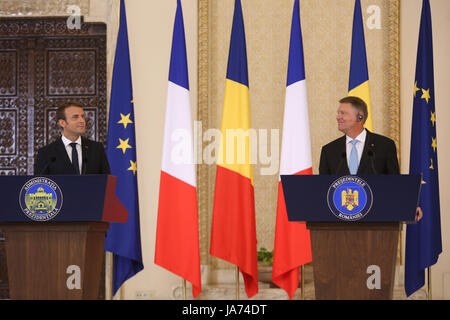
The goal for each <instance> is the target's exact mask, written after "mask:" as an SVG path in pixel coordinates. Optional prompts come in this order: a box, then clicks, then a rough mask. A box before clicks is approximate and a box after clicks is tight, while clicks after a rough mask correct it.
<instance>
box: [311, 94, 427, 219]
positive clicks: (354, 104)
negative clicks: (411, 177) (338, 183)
mask: <svg viewBox="0 0 450 320" xmlns="http://www.w3.org/2000/svg"><path fill="white" fill-rule="evenodd" d="M339 103H340V105H339V108H338V114H337V117H336V120H337V123H338V129H339V131H341V132H343V133H344V134H345V135H344V136H342V137H340V138H338V139H336V140H334V141H332V142H330V143H328V144H326V145H325V146H323V147H322V152H321V154H320V165H319V174H338V175H348V174H352V175H354V174H400V169H399V164H398V159H397V149H396V147H395V143H394V141H393V140H391V139H389V138H387V137H385V136H382V135H379V134H376V133H372V132H370V131H369V130H367V129H365V128H364V123H365V122H366V119H367V116H368V112H367V105H366V103H365V102H364V101H363V100H362V99H360V98H357V97H352V96H349V97H345V98H343V99H341V100H340V101H339ZM416 215H417V216H416V219H418V220H420V219H421V218H422V210H421V209H420V207H418V208H417V213H416Z"/></svg>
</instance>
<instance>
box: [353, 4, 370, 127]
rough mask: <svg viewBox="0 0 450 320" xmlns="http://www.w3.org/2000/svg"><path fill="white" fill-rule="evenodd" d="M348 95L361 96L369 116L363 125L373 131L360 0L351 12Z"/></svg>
mask: <svg viewBox="0 0 450 320" xmlns="http://www.w3.org/2000/svg"><path fill="white" fill-rule="evenodd" d="M348 95H349V96H354V97H358V98H361V99H362V100H364V102H365V103H366V104H367V111H368V112H369V116H368V118H367V120H366V123H365V127H366V128H367V129H368V130H370V131H373V121H372V104H371V102H370V88H369V71H368V68H367V56H366V42H365V38H364V24H363V19H362V13H361V2H360V0H355V11H354V14H353V36H352V55H351V60H350V77H349V81H348Z"/></svg>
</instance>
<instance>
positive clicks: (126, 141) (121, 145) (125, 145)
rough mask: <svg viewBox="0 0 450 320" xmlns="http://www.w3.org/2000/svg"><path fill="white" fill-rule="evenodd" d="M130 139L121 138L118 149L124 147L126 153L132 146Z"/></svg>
mask: <svg viewBox="0 0 450 320" xmlns="http://www.w3.org/2000/svg"><path fill="white" fill-rule="evenodd" d="M129 140H130V138H128V139H127V140H122V139H120V138H119V141H120V144H119V145H118V146H117V147H116V149H122V151H123V154H125V151H127V149H131V146H130V145H129V144H128V141H129Z"/></svg>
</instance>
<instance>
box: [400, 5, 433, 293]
mask: <svg viewBox="0 0 450 320" xmlns="http://www.w3.org/2000/svg"><path fill="white" fill-rule="evenodd" d="M409 173H410V174H422V175H423V177H422V188H421V194H420V202H419V205H420V207H421V208H422V211H423V218H422V219H421V220H420V221H419V222H418V223H416V224H412V225H408V226H407V229H406V255H405V291H406V295H407V296H409V295H411V294H412V293H414V292H415V291H416V290H418V289H420V288H421V287H422V286H423V285H424V284H425V269H426V268H429V267H431V266H432V265H433V264H435V263H436V262H437V260H438V258H439V254H440V253H441V252H442V239H441V218H440V204H439V175H438V161H437V143H436V111H435V106H434V71H433V40H432V31H431V12H430V2H429V0H423V4H422V17H421V20H420V32H419V46H418V50H417V64H416V78H415V83H414V103H413V120H412V130H411V154H410V165H409Z"/></svg>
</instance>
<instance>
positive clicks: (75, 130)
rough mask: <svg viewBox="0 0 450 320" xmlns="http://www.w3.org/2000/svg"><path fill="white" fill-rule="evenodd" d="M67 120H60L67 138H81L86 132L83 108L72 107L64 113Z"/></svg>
mask: <svg viewBox="0 0 450 320" xmlns="http://www.w3.org/2000/svg"><path fill="white" fill-rule="evenodd" d="M64 114H65V116H66V120H59V124H60V126H61V127H62V128H63V131H64V136H66V137H67V138H71V137H79V136H81V135H82V134H84V132H85V131H86V119H85V116H84V111H83V108H80V107H76V106H71V107H68V108H66V110H65V111H64Z"/></svg>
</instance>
